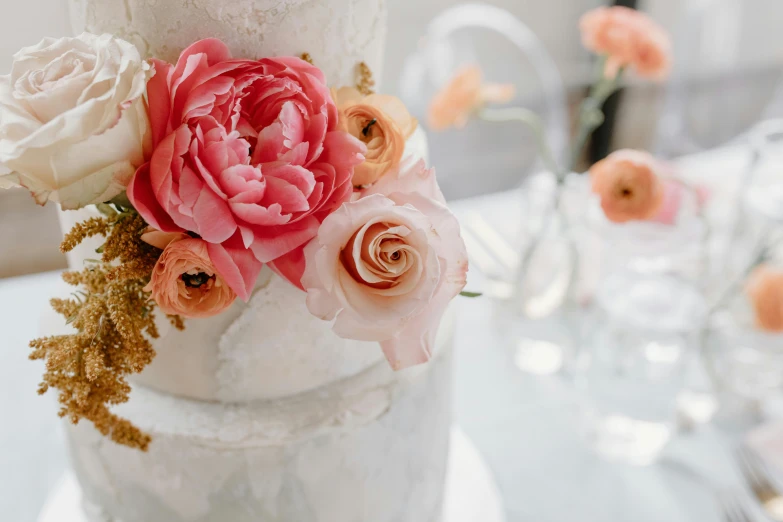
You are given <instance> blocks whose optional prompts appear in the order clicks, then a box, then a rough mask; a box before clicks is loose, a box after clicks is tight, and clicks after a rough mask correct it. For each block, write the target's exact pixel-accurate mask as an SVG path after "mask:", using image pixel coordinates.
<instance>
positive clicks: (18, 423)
mask: <svg viewBox="0 0 783 522" xmlns="http://www.w3.org/2000/svg"><path fill="white" fill-rule="evenodd" d="M745 161H746V159H745V156H744V154H743V153H742V151H741V150H725V151H720V152H717V153H711V154H708V155H705V156H702V157H694V158H690V159H689V160H687V161H685V162H683V163H682V164H683V166H684V167H685V168H686V171H687V172H688V173H689V174H690V173H694V175H696V176H697V177H703V176H712V175H713V174H714V173H715V171H716V169H719V170H721V171H723V172H727V171H738V170H741V169H742V165H744V162H745ZM518 202H519V194H518V193H517V192H513V191H512V192H505V193H499V194H494V195H489V196H483V197H480V198H473V199H471V200H464V201H459V202H456V203H454V204H453V208H454V210H455V212H456V213H457V214H463V213H465V212H468V211H475V212H479V213H481V214H482V216H483V217H484V218H485V219H487V220H488V221H489V222H490V223H492V224H493V225H495V226H497V227H498V229H499V230H500V231H501V233H503V234H507V235H508V236H509V237H513V236H514V234H515V227H516V225H517V224H518V223H517V222H518V212H519V210H518V208H519V205H518ZM3 248H13V246H12V245H4V246H3ZM58 279H59V278H58V274H56V273H48V274H40V275H35V276H27V277H20V278H13V279H8V280H0V332H2V334H0V339H2V341H0V520H2V521H9V522H32V521H34V520H35V517H36V514H37V513H38V510H39V509H40V508H41V506H42V505H43V502H44V499H45V498H46V495H47V493H48V491H49V490H50V488H51V487H53V486H54V485H55V484H56V482H57V480H58V479H59V477H60V476H61V474H62V472H63V471H64V469H65V466H66V456H65V449H64V444H63V439H62V434H61V428H60V425H59V421H58V419H57V417H56V404H55V400H54V397H53V396H52V395H50V396H46V397H44V398H41V397H38V396H37V395H36V387H37V383H38V380H39V378H40V375H41V372H42V365H41V363H40V362H31V361H28V360H27V354H28V352H29V349H28V348H27V343H28V341H29V340H30V339H32V338H34V337H35V336H36V333H37V331H38V324H39V318H40V316H41V313H42V310H43V309H44V307H45V306H46V303H47V301H48V299H49V298H50V297H51V296H53V295H54V294H55V293H56V292H62V289H63V288H64V285H63V284H62V283H60V282H59V280H58ZM481 286H482V281H481V276H480V274H474V275H473V276H471V281H470V284H469V288H470V289H472V290H481ZM458 306H459V307H460V314H461V319H460V321H459V327H458V332H457V335H456V338H457V364H456V366H457V368H456V378H455V394H456V396H455V404H454V408H455V417H456V421H457V423H458V424H459V425H460V426H461V427H462V429H463V430H464V431H465V432H466V433H467V435H468V436H469V437H470V438H471V439H472V440H473V441H474V442H475V444H476V445H477V447H478V448H479V450H480V451H481V452H482V453H483V455H484V457H485V459H486V461H487V462H488V464H489V466H490V468H491V469H492V471H493V472H494V474H495V477H496V479H497V482H498V484H499V487H500V489H501V492H502V494H503V496H504V501H505V507H506V512H507V518H508V520H509V522H523V521H524V522H550V521H551V522H555V521H556V522H561V521H562V522H566V521H568V522H570V521H576V520H579V521H580V522H662V521H666V522H686V521H694V522H712V521H716V522H717V521H718V520H720V517H719V513H718V511H717V506H716V504H715V501H714V491H713V490H714V489H716V488H717V489H725V488H728V489H736V490H738V491H739V490H740V489H741V484H740V480H739V478H738V476H737V474H736V470H735V468H734V465H733V461H732V459H731V452H730V446H729V444H727V440H728V439H727V436H726V435H725V434H724V433H723V432H721V431H720V430H719V429H717V428H715V427H712V426H704V427H701V428H699V429H698V430H696V431H695V432H692V433H690V434H687V435H681V436H679V437H678V438H677V439H676V440H675V441H674V442H673V443H672V444H671V445H670V447H669V448H667V450H666V453H665V458H664V459H663V461H662V463H660V464H657V465H654V466H651V467H647V468H634V467H627V466H625V465H621V464H612V463H607V462H604V461H603V460H602V459H600V458H599V457H597V456H595V455H594V454H593V453H592V452H591V451H590V450H589V449H587V448H585V447H584V446H583V443H582V442H581V439H580V437H579V436H578V433H577V428H576V426H577V421H576V416H577V409H576V397H575V396H574V393H573V391H572V389H571V387H570V386H569V384H568V382H567V381H566V380H565V379H563V378H560V377H557V376H555V377H531V376H527V375H524V374H522V373H521V372H519V371H518V370H517V369H516V368H515V367H514V365H513V364H512V349H511V346H510V342H509V341H508V340H507V339H506V338H505V336H504V335H503V333H504V330H505V329H506V323H503V321H502V320H501V319H500V317H501V315H502V314H500V313H499V308H498V307H497V305H496V304H495V303H493V302H492V301H491V300H490V299H486V298H481V299H461V300H460V301H459V304H458ZM672 462H680V463H684V464H685V465H686V466H687V467H688V468H689V469H691V470H695V472H696V473H699V474H701V475H702V476H703V477H705V478H704V479H703V480H700V479H696V478H695V477H694V476H693V474H692V473H688V472H683V471H682V470H680V469H679V468H678V467H677V466H676V465H672V464H671V463H672Z"/></svg>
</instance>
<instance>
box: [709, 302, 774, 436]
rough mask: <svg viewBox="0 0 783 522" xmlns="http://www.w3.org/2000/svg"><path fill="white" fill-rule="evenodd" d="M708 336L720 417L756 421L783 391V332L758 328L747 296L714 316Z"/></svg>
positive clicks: (735, 420)
mask: <svg viewBox="0 0 783 522" xmlns="http://www.w3.org/2000/svg"><path fill="white" fill-rule="evenodd" d="M738 297H739V296H738ZM706 339H707V346H708V348H709V350H708V351H707V352H706V356H707V357H708V361H707V363H708V364H709V369H710V371H711V372H712V374H713V378H714V380H715V381H716V382H715V385H716V388H717V392H718V396H719V399H720V404H721V416H720V417H721V418H722V419H730V420H731V421H732V422H734V423H738V422H743V421H745V422H748V423H755V422H756V421H758V420H759V419H760V418H761V417H762V416H763V412H764V408H765V403H766V402H767V401H768V400H770V399H776V398H779V397H780V394H781V391H783V333H781V332H768V331H764V330H761V329H760V328H758V327H757V326H756V325H755V324H753V320H752V317H751V313H750V311H749V310H748V309H747V305H746V304H745V303H744V299H742V298H738V299H735V302H734V303H733V306H731V307H727V308H725V309H723V310H721V311H719V312H718V313H716V314H715V315H714V317H713V318H712V320H711V321H710V325H709V329H708V332H707V337H706Z"/></svg>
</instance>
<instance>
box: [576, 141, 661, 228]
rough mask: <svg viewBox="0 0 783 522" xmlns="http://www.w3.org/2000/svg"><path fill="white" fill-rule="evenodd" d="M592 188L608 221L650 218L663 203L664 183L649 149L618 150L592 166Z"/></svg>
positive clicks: (617, 221)
mask: <svg viewBox="0 0 783 522" xmlns="http://www.w3.org/2000/svg"><path fill="white" fill-rule="evenodd" d="M589 174H590V181H591V184H592V191H593V192H594V193H595V194H596V195H597V196H598V197H599V198H600V200H601V208H602V209H603V211H604V214H605V215H606V218H607V219H608V220H609V221H612V222H614V223H625V222H627V221H632V220H646V219H651V218H653V217H655V216H656V215H657V213H658V212H659V210H660V209H661V206H662V205H663V203H664V194H665V185H664V183H663V182H662V181H661V179H660V178H659V176H658V173H657V164H656V161H655V159H654V158H653V157H652V156H651V155H650V154H648V153H646V152H641V151H637V150H627V149H626V150H619V151H617V152H613V153H612V154H610V155H609V156H607V157H606V158H605V159H603V160H601V161H599V162H597V163H596V164H595V165H593V166H592V167H591V168H590V172H589Z"/></svg>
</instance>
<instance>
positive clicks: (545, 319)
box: [511, 173, 586, 375]
mask: <svg viewBox="0 0 783 522" xmlns="http://www.w3.org/2000/svg"><path fill="white" fill-rule="evenodd" d="M582 190H586V185H585V184H584V183H583V177H581V176H578V175H571V176H568V177H566V179H565V180H564V181H562V182H558V181H557V180H556V178H555V176H554V175H552V174H550V173H542V174H539V175H536V176H532V177H531V178H530V179H529V180H528V181H527V183H526V184H525V186H524V189H523V194H524V213H523V221H522V223H523V226H522V237H521V241H520V243H521V248H520V256H519V258H520V262H519V266H518V270H517V276H516V278H515V280H516V284H515V287H514V298H513V300H512V303H511V306H512V308H513V314H514V317H513V327H512V335H511V339H512V342H513V350H514V362H515V364H516V366H517V367H518V368H519V369H521V370H522V371H525V372H527V373H532V374H537V375H547V374H553V373H556V372H558V371H560V370H561V369H562V368H563V366H564V365H565V364H566V363H567V362H568V361H569V360H570V359H572V354H573V352H574V344H575V335H574V334H575V321H576V314H575V313H574V310H573V307H572V300H573V290H574V285H575V282H576V280H577V268H578V266H579V263H578V248H577V244H576V242H575V240H574V236H573V235H572V234H571V229H572V221H573V217H574V215H575V214H578V206H579V202H580V201H584V198H583V197H580V196H578V194H579V192H580V191H582ZM566 209H568V210H569V211H570V213H569V212H566Z"/></svg>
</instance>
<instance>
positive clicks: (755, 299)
mask: <svg viewBox="0 0 783 522" xmlns="http://www.w3.org/2000/svg"><path fill="white" fill-rule="evenodd" d="M745 292H746V294H747V295H748V297H749V298H750V302H751V305H752V306H753V311H754V312H755V314H756V324H757V325H758V326H759V328H761V329H763V330H768V331H771V332H783V270H779V269H775V268H773V267H770V266H768V265H759V266H758V267H756V269H755V270H754V271H753V272H752V273H751V274H750V277H748V281H747V284H746V286H745Z"/></svg>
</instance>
